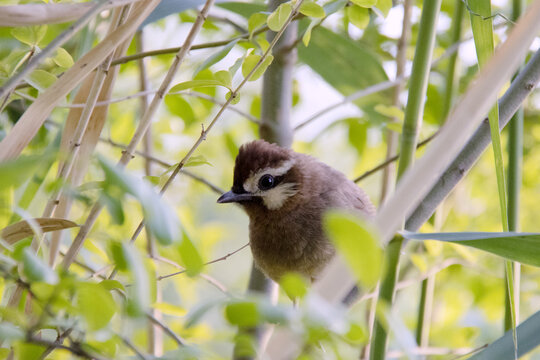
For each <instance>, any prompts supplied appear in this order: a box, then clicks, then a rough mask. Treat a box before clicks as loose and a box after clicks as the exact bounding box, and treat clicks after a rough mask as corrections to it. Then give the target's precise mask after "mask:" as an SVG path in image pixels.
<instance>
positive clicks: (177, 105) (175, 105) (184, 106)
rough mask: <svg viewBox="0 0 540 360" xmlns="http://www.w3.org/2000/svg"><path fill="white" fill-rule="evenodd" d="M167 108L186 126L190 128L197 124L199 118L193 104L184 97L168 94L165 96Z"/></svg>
mask: <svg viewBox="0 0 540 360" xmlns="http://www.w3.org/2000/svg"><path fill="white" fill-rule="evenodd" d="M165 106H166V107H167V110H169V111H170V112H171V113H172V114H174V115H176V116H178V117H179V118H181V119H182V120H184V123H185V124H186V126H190V125H192V124H194V123H196V122H197V117H196V116H195V112H194V111H193V108H192V107H191V104H190V103H189V102H188V101H186V100H185V99H184V98H183V97H182V95H178V94H168V95H167V96H165Z"/></svg>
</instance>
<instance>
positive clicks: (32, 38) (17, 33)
mask: <svg viewBox="0 0 540 360" xmlns="http://www.w3.org/2000/svg"><path fill="white" fill-rule="evenodd" d="M46 33H47V25H37V26H26V27H16V28H13V29H11V35H13V37H14V38H15V39H17V40H19V41H20V42H22V43H25V44H27V45H30V46H36V45H38V44H39V42H40V41H41V40H42V39H43V37H44V36H45V34H46Z"/></svg>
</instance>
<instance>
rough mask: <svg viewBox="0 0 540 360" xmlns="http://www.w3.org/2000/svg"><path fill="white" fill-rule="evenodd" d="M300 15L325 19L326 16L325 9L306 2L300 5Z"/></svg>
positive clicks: (311, 2)
mask: <svg viewBox="0 0 540 360" xmlns="http://www.w3.org/2000/svg"><path fill="white" fill-rule="evenodd" d="M299 11H300V13H301V14H303V15H306V16H310V17H314V18H323V17H324V16H325V13H324V9H323V8H322V6H320V5H318V4H317V3H315V2H313V1H304V2H303V3H302V5H300V9H299Z"/></svg>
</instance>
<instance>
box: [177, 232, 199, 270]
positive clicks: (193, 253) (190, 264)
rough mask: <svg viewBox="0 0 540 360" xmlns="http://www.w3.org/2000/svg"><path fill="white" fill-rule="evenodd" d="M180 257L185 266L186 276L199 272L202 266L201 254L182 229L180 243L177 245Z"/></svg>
mask: <svg viewBox="0 0 540 360" xmlns="http://www.w3.org/2000/svg"><path fill="white" fill-rule="evenodd" d="M179 251H180V258H181V259H182V262H183V265H184V266H185V268H186V273H187V275H188V276H195V275H197V274H199V273H200V272H201V270H202V267H203V261H202V258H201V255H200V254H199V252H198V251H197V248H195V245H193V243H192V242H191V239H190V238H189V236H188V235H187V233H186V232H185V231H184V235H183V238H182V243H180V245H179Z"/></svg>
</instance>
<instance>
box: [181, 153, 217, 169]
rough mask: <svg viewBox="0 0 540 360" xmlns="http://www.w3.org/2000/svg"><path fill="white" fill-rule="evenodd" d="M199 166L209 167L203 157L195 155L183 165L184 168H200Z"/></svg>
mask: <svg viewBox="0 0 540 360" xmlns="http://www.w3.org/2000/svg"><path fill="white" fill-rule="evenodd" d="M201 165H210V166H212V164H210V163H209V162H208V160H206V158H205V157H204V156H203V155H196V156H192V157H190V158H189V160H188V161H187V162H186V163H185V164H184V167H190V166H201Z"/></svg>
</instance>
